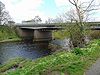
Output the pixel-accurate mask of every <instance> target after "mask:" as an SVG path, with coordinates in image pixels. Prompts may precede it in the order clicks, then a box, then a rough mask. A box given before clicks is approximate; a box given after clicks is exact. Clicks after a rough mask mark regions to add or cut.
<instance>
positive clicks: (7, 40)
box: [0, 38, 21, 43]
mask: <svg viewBox="0 0 100 75" xmlns="http://www.w3.org/2000/svg"><path fill="white" fill-rule="evenodd" d="M18 41H21V39H20V38H13V39H6V40H1V41H0V43H4V42H18Z"/></svg>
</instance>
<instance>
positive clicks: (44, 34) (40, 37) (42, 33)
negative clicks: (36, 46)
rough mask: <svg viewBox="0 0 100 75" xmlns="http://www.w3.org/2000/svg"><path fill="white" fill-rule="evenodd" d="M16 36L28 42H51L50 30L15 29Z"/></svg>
mask: <svg viewBox="0 0 100 75" xmlns="http://www.w3.org/2000/svg"><path fill="white" fill-rule="evenodd" d="M16 29H17V34H18V35H19V37H20V38H22V39H23V40H30V41H51V40H52V31H51V30H44V29H39V30H34V29H24V28H19V27H17V28H16Z"/></svg>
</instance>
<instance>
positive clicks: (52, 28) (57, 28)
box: [20, 27, 62, 30]
mask: <svg viewBox="0 0 100 75" xmlns="http://www.w3.org/2000/svg"><path fill="white" fill-rule="evenodd" d="M20 28H21V29H33V30H41V29H44V30H59V29H62V27H20Z"/></svg>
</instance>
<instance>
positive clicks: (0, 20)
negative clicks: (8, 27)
mask: <svg viewBox="0 0 100 75" xmlns="http://www.w3.org/2000/svg"><path fill="white" fill-rule="evenodd" d="M9 20H11V17H10V15H9V12H7V11H6V10H5V5H4V4H3V3H2V2H1V1H0V25H5V24H7V23H8V21H9Z"/></svg>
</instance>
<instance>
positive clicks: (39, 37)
mask: <svg viewBox="0 0 100 75" xmlns="http://www.w3.org/2000/svg"><path fill="white" fill-rule="evenodd" d="M33 40H34V41H51V40H52V31H43V30H34V39H33Z"/></svg>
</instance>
